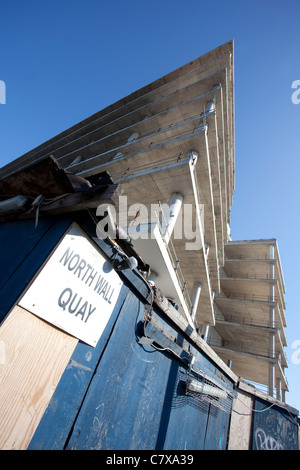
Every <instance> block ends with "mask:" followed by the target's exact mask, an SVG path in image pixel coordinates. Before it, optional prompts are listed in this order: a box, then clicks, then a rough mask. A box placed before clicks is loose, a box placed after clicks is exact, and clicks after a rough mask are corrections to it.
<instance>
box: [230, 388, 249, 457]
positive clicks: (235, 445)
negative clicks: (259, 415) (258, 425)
mask: <svg viewBox="0 0 300 470" xmlns="http://www.w3.org/2000/svg"><path fill="white" fill-rule="evenodd" d="M252 408H253V399H252V397H251V396H247V395H244V394H243V393H238V394H237V397H236V399H235V400H234V402H233V412H232V416H231V421H230V434H229V442H228V450H249V449H250V436H251V423H252Z"/></svg>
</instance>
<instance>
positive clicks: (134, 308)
mask: <svg viewBox="0 0 300 470" xmlns="http://www.w3.org/2000/svg"><path fill="white" fill-rule="evenodd" d="M128 301H129V304H127V305H126V306H125V305H124V307H123V309H122V311H121V313H120V316H119V318H118V322H117V324H116V326H115V328H114V330H113V332H112V335H111V338H110V341H109V343H108V345H107V348H106V350H105V354H104V355H103V357H102V359H101V361H100V364H99V366H98V368H97V371H96V374H95V376H94V378H93V381H92V383H91V385H90V387H89V390H88V393H87V395H86V398H85V401H84V403H83V406H82V409H81V411H80V413H79V416H78V418H77V420H76V423H75V426H74V430H73V433H72V435H71V438H70V440H69V442H68V445H67V448H71V449H90V450H92V449H125V450H130V449H153V448H155V445H156V440H157V433H158V430H159V426H160V419H161V409H162V406H163V402H164V400H165V393H166V377H167V376H168V372H169V369H170V366H171V364H172V361H171V360H170V359H169V358H168V357H166V356H163V355H162V354H161V353H160V352H158V351H156V350H154V349H153V348H152V347H151V346H145V345H140V344H138V339H139V337H138V335H137V325H138V323H139V321H141V319H142V316H143V313H144V305H143V303H142V302H141V301H140V300H139V299H138V298H137V297H136V296H135V295H134V294H132V293H131V294H130V296H129V298H128ZM177 367H178V366H177Z"/></svg>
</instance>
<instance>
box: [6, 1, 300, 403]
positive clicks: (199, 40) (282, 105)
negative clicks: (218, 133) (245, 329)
mask: <svg viewBox="0 0 300 470" xmlns="http://www.w3.org/2000/svg"><path fill="white" fill-rule="evenodd" d="M299 18H300V2H299V0H286V1H284V2H283V1H278V0H264V1H262V0H260V1H258V0H226V1H221V0H211V1H207V0H206V1H202V0H185V1H179V0H151V1H148V0H147V1H143V0H139V1H137V0H123V1H121V0H114V1H113V0H111V1H109V2H108V1H103V0H98V1H96V0H85V1H84V2H83V1H78V0H72V1H71V0H60V1H58V0H51V1H49V0H43V1H40V0H39V1H37V0H27V1H25V0H11V1H10V2H8V1H6V2H4V1H3V2H1V30H0V43H1V62H0V80H3V81H4V82H5V84H6V104H5V105H2V104H0V166H3V165H5V164H6V163H8V162H10V161H12V160H13V159H15V158H17V157H19V156H21V155H22V154H24V153H25V152H27V151H29V150H31V149H32V148H34V147H36V146H37V145H39V144H41V143H43V142H44V141H46V140H47V139H49V138H51V137H53V136H55V135H57V134H58V133H60V132H62V131H63V130H65V129H67V128H68V127H70V126H72V125H73V124H76V123H78V122H79V121H81V120H82V119H85V118H86V117H88V116H90V115H92V114H93V113H96V112H97V111H99V110H100V109H102V108H104V107H105V106H107V105H109V104H111V103H113V102H115V101H117V100H118V99H120V98H122V97H124V96H127V95H128V94H129V93H131V92H133V91H135V90H137V89H138V88H140V87H142V86H144V85H147V84H148V83H151V82H152V81H153V80H155V79H157V78H159V77H161V76H163V75H165V74H166V73H168V72H170V71H172V70H174V69H176V68H177V67H180V66H181V65H184V64H185V63H187V62H189V61H191V60H193V59H195V58H196V57H199V56H200V55H202V54H204V53H206V52H208V51H209V50H211V49H213V48H215V47H217V46H219V45H220V44H223V43H224V42H227V41H228V40H230V39H234V41H235V145H236V147H235V149H236V189H235V192H234V204H233V208H232V222H231V233H232V238H233V239H257V238H276V239H277V240H278V244H279V250H280V254H281V261H282V267H283V272H284V278H285V284H286V291H287V293H286V303H287V310H286V318H287V323H288V328H287V330H286V336H287V340H288V343H289V347H288V348H287V350H286V355H287V359H288V362H289V369H288V370H287V379H288V383H289V387H290V392H289V393H288V394H287V402H288V403H289V404H290V405H292V406H295V407H296V408H298V409H300V363H299V364H297V362H298V361H297V360H295V358H296V359H299V361H300V347H299V346H297V349H293V348H292V346H293V343H294V342H295V341H299V342H300V301H299V299H300V296H299V293H298V291H299V287H298V284H299V282H298V273H299V271H300V270H299V265H300V256H299V252H300V250H299V246H298V243H299V241H300V222H299V210H298V203H299V200H300V197H299V196H300V190H299V188H300V182H299V181H298V180H299V174H300V171H299V170H300V163H299V160H300V158H299V157H300V155H299V144H300V139H299V135H300V132H299V129H300V128H299V124H300V104H298V105H296V104H293V103H292V100H291V96H292V93H293V91H295V90H293V89H292V88H291V85H292V82H293V81H295V80H300V50H299V44H300V27H299ZM299 97H300V94H299ZM294 345H295V343H294ZM298 349H299V354H298V355H297V350H298ZM293 353H294V356H293Z"/></svg>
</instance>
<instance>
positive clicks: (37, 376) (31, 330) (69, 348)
mask: <svg viewBox="0 0 300 470" xmlns="http://www.w3.org/2000/svg"><path fill="white" fill-rule="evenodd" d="M77 342H78V340H77V339H76V338H74V337H72V336H70V335H68V334H66V333H64V332H62V331H60V330H58V329H57V328H55V327H53V326H51V325H49V324H48V323H46V322H44V321H43V320H41V319H39V318H38V317H36V316H34V315H32V314H31V313H30V312H28V311H26V310H24V309H23V308H21V307H18V306H15V308H14V309H13V310H12V312H11V313H10V314H9V315H8V317H7V318H6V320H5V321H4V323H3V324H2V325H1V328H0V343H1V346H2V356H1V358H2V360H1V362H0V423H1V426H0V449H3V450H4V449H6V450H12V449H14V450H22V449H26V448H27V446H28V444H29V442H30V439H31V437H32V435H33V433H34V432H35V429H36V428H37V426H38V424H39V421H40V420H41V417H42V416H43V414H44V411H45V409H46V408H47V405H48V403H49V401H50V399H51V397H52V394H53V392H54V391H55V389H56V386H57V384H58V382H59V380H60V377H61V375H62V374H63V372H64V370H65V368H66V366H67V364H68V362H69V359H70V357H71V355H72V353H73V350H74V348H75V346H76V344H77Z"/></svg>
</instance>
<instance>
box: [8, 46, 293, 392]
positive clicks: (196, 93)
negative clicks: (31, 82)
mask: <svg viewBox="0 0 300 470" xmlns="http://www.w3.org/2000/svg"><path fill="white" fill-rule="evenodd" d="M50 155H52V156H53V157H54V159H55V160H56V161H57V162H58V164H59V165H60V166H61V167H62V168H63V169H65V170H68V171H69V172H70V173H74V174H76V175H79V176H82V177H84V178H86V177H91V176H92V175H93V174H96V173H97V174H98V173H99V172H102V171H103V172H104V171H106V172H108V173H109V174H110V176H111V179H112V181H113V182H114V183H120V185H121V187H122V188H123V194H122V200H120V203H119V205H118V207H116V212H115V214H112V215H113V216H115V219H116V221H117V223H118V225H119V226H120V227H122V228H123V229H124V230H125V231H126V232H127V234H128V235H129V237H131V240H132V243H133V245H134V247H135V249H136V250H137V252H138V253H139V255H140V256H141V258H142V259H143V260H144V261H145V263H147V264H148V265H149V272H148V273H144V275H145V276H147V278H148V280H150V281H151V282H152V283H153V284H154V285H155V287H156V288H157V289H160V290H161V292H162V293H163V295H164V296H165V297H166V298H168V299H169V301H170V302H171V303H172V305H175V306H176V308H177V309H178V315H179V316H180V315H181V316H183V317H185V318H186V319H187V320H188V322H189V324H190V326H191V328H194V329H195V330H197V331H198V332H199V334H200V335H201V336H202V338H204V339H205V340H206V341H207V342H208V343H209V345H210V346H211V348H213V349H214V351H215V352H217V354H218V355H219V356H220V358H221V359H222V360H223V361H224V362H225V363H226V364H227V365H230V367H231V369H232V371H233V372H234V373H236V374H237V375H238V376H240V377H241V378H243V379H246V380H249V381H251V382H257V383H260V384H265V385H266V386H267V387H268V391H269V392H268V393H269V394H270V395H271V396H274V395H275V388H276V389H277V392H276V397H277V398H278V399H279V400H283V401H284V392H285V391H286V390H288V386H287V382H286V379H285V375H284V368H285V367H287V362H286V359H285V354H284V347H285V346H286V340H285V335H284V327H285V326H286V323H285V316H284V309H285V303H284V283H283V276H282V271H281V265H280V259H279V252H278V247H277V243H276V241H275V240H254V241H232V240H231V239H230V235H229V226H230V208H231V206H232V203H233V191H234V184H235V166H234V162H235V154H234V51H233V41H230V42H228V43H226V44H224V45H222V46H220V47H218V48H217V49H215V50H213V51H211V52H209V53H207V54H205V55H203V56H202V57H200V58H198V59H196V60H194V61H192V62H190V63H188V64H187V65H184V66H183V67H181V68H179V69H178V70H175V71H174V72H172V73H170V74H168V75H166V76H164V77H163V78H160V79H158V80H156V81H154V82H153V83H151V84H150V85H148V86H145V87H144V88H142V89H140V90H138V91H136V92H134V93H133V94H131V95H129V96H127V97H126V98H124V99H122V100H120V101H118V102H116V103H114V104H112V105H111V106H109V107H107V108H106V109H104V110H102V111H99V112H98V113H96V114H95V115H93V116H91V117H89V118H88V119H86V120H84V121H82V122H80V123H79V124H77V125H75V126H73V127H72V128H70V129H68V130H66V131H64V132H62V133H61V134H59V135H58V136H56V137H54V138H53V139H51V140H49V141H48V142H46V143H44V144H43V145H40V146H39V147H37V148H35V149H34V150H32V151H30V152H28V153H27V154H25V155H24V156H22V157H20V158H18V159H17V160H15V161H14V162H12V163H10V164H9V165H7V166H5V167H4V168H2V169H1V171H0V177H1V179H5V178H8V177H10V176H13V175H14V174H16V172H18V171H19V170H20V169H24V168H26V167H29V166H30V165H31V164H32V163H34V162H37V161H39V160H42V159H44V158H46V157H49V156H50ZM239 158H242V156H239ZM42 213H43V203H41V206H40V214H42ZM98 215H99V214H98ZM257 235H258V237H259V236H260V234H259V233H258V234H257Z"/></svg>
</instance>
